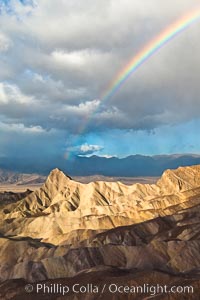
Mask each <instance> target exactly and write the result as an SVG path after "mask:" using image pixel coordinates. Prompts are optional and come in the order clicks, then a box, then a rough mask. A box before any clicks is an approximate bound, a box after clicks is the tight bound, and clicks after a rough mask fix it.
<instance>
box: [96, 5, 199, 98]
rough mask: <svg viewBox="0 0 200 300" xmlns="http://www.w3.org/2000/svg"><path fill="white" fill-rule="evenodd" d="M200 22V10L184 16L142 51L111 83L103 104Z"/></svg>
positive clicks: (105, 92) (104, 95)
mask: <svg viewBox="0 0 200 300" xmlns="http://www.w3.org/2000/svg"><path fill="white" fill-rule="evenodd" d="M198 20H200V8H199V9H195V10H193V11H192V12H190V13H188V14H186V15H184V16H182V17H181V18H180V19H178V20H177V21H176V22H175V23H173V24H171V25H170V26H169V27H168V28H166V29H165V30H164V31H163V32H161V33H160V34H159V35H158V36H157V37H155V38H154V39H153V40H152V41H151V42H150V43H148V44H147V45H146V46H145V47H144V48H143V49H142V50H140V51H139V52H138V53H137V54H136V55H135V56H134V57H133V58H132V59H131V60H130V61H129V63H128V64H127V65H126V66H125V67H124V68H123V69H122V70H121V71H120V72H119V73H118V74H117V76H116V77H115V78H114V79H113V80H112V81H111V83H110V84H109V86H108V88H107V89H106V90H105V91H104V93H103V95H102V97H101V99H102V102H104V101H106V100H108V99H109V98H111V97H112V96H113V95H114V94H116V92H117V91H118V90H119V89H120V88H121V87H122V85H123V84H124V83H125V82H126V81H127V79H128V78H129V77H130V76H131V75H132V74H133V73H135V72H136V71H137V70H138V69H139V68H140V67H141V66H142V65H143V64H144V63H145V62H146V61H147V60H149V59H150V58H151V57H152V56H153V55H154V54H155V53H156V52H157V51H159V50H160V49H161V48H162V47H164V46H165V45H166V44H167V43H168V42H170V41H171V40H172V39H173V38H175V37H176V36H177V35H179V34H180V33H181V32H183V31H184V30H185V29H187V28H188V27H189V26H190V25H192V24H193V23H195V22H196V21H198Z"/></svg>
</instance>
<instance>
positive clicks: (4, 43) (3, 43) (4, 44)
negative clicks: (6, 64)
mask: <svg viewBox="0 0 200 300" xmlns="http://www.w3.org/2000/svg"><path fill="white" fill-rule="evenodd" d="M11 45H12V43H11V40H10V39H9V38H8V37H7V36H5V35H4V34H3V33H1V32H0V52H6V51H8V49H9V48H10V47H11Z"/></svg>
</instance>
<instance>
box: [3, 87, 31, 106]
mask: <svg viewBox="0 0 200 300" xmlns="http://www.w3.org/2000/svg"><path fill="white" fill-rule="evenodd" d="M33 101H34V98H33V97H32V96H26V95H24V94H22V93H21V91H20V89H19V88H18V87H17V86H16V85H12V84H9V83H3V82H0V104H1V103H4V104H9V103H19V104H30V105H31V104H32V103H33Z"/></svg>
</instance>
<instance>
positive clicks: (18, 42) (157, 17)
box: [0, 0, 200, 154]
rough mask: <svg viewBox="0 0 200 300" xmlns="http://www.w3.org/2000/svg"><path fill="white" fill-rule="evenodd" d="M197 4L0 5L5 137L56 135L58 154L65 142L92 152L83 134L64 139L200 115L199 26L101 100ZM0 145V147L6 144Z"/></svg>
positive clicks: (0, 113)
mask: <svg viewBox="0 0 200 300" xmlns="http://www.w3.org/2000/svg"><path fill="white" fill-rule="evenodd" d="M196 7H199V1H197V0H192V1H191V0H190V1H189V0H181V1H180V0H173V1H172V0H169V1H167V2H165V3H161V2H160V0H149V1H141V0H133V1H130V0H119V1H115V0H102V1H93V0H85V1H79V0H68V1H63V0H58V1H49V0H40V1H39V0H38V1H37V0H32V1H31V0H30V1H29V0H26V1H21V2H20V1H17V0H10V1H5V2H4V1H2V2H1V4H0V124H1V129H0V130H1V132H2V133H3V132H4V133H5V132H6V133H7V135H8V136H9V131H10V136H11V135H12V133H13V131H14V130H15V131H16V130H18V132H19V139H20V137H21V141H23V140H24V134H25V133H26V135H27V134H29V138H30V140H31V139H32V136H33V135H34V134H42V135H45V134H46V139H47V140H48V141H49V143H47V144H51V142H52V144H53V143H54V142H56V143H57V139H56V141H55V140H54V142H53V140H52V138H53V137H52V135H51V134H50V132H51V133H52V132H57V136H59V137H62V142H61V141H60V142H59V145H60V144H62V150H61V151H64V150H63V149H65V148H66V143H67V145H68V147H69V148H70V147H71V148H70V149H75V148H76V147H79V150H80V151H82V150H83V149H81V147H82V146H81V145H85V146H84V147H86V145H87V147H88V150H87V151H85V152H86V154H89V153H96V151H97V150H101V146H99V147H100V148H99V149H95V147H94V146H95V145H96V144H95V143H93V142H92V141H89V142H87V141H86V140H81V141H80V145H77V143H78V141H77V139H76V138H75V139H72V142H71V144H70V141H69V137H70V136H72V135H73V136H76V135H79V134H80V133H81V134H82V135H83V134H88V135H91V134H96V135H98V133H99V132H104V131H105V132H108V131H109V132H111V131H112V130H116V129H118V130H121V131H123V130H124V131H126V130H135V131H137V130H143V131H146V132H148V131H149V130H153V129H157V128H161V127H162V126H169V125H176V124H177V126H178V125H179V124H183V123H185V122H190V121H192V120H194V119H198V118H199V117H200V116H199V114H200V101H199V92H200V89H199V78H200V60H199V53H200V40H199V35H200V26H199V23H198V24H193V25H192V26H191V27H190V28H188V29H187V30H186V31H185V32H183V33H182V34H181V35H180V36H179V37H177V38H176V39H174V40H173V41H172V42H171V43H169V44H168V45H167V46H166V47H165V48H163V49H161V50H160V51H159V52H158V53H157V54H156V55H155V56H154V57H152V59H151V60H149V61H148V62H147V63H146V64H144V65H143V67H141V68H140V69H139V70H138V71H137V73H135V74H133V76H131V78H130V79H129V80H128V81H127V82H126V84H125V85H124V86H123V87H122V88H121V90H120V91H119V92H118V93H117V94H116V95H115V96H114V97H113V98H112V99H109V100H108V101H106V102H103V103H102V95H103V94H104V92H105V90H106V89H107V87H108V86H109V84H110V82H111V81H112V79H113V78H115V77H116V75H117V74H118V72H119V71H120V70H121V68H122V67H124V66H125V65H126V64H127V62H128V61H129V60H130V59H131V58H132V57H133V56H134V55H135V54H136V53H137V52H138V51H139V50H140V49H141V48H142V47H143V46H144V45H145V44H146V43H148V42H149V41H150V40H151V39H152V38H154V37H155V36H156V35H158V34H159V33H160V32H161V31H162V30H163V29H164V28H166V27H167V26H169V25H170V24H171V23H172V22H174V21H175V20H177V19H178V18H180V17H181V16H182V15H184V14H187V13H188V12H189V11H190V10H193V9H195V8H196ZM58 132H59V134H58ZM50 136H51V137H50ZM55 136H56V135H55ZM35 143H36V144H39V143H41V140H40V139H39V140H38V142H37V141H35ZM86 143H87V144H86ZM0 146H1V148H2V149H3V148H4V147H5V142H4V144H3V141H0ZM73 147H75V148H73ZM44 148H45V145H44ZM52 148H54V147H53V146H52ZM89 148H90V149H89ZM76 151H77V148H76V150H75V152H76ZM1 152H3V150H1ZM83 152H84V150H83Z"/></svg>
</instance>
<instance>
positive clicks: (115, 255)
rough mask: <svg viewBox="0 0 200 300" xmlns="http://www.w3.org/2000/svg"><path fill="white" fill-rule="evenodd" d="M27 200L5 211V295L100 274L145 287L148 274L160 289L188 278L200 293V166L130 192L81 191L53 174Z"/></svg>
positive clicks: (117, 188) (95, 186)
mask: <svg viewBox="0 0 200 300" xmlns="http://www.w3.org/2000/svg"><path fill="white" fill-rule="evenodd" d="M24 196H25V197H23V198H22V199H21V200H19V201H15V202H12V203H9V204H5V205H3V206H1V207H0V208H1V209H0V234H1V236H0V237H1V238H0V280H1V281H2V282H3V281H5V280H7V281H6V283H5V282H4V283H3V284H2V285H1V290H2V293H3V291H4V290H5V286H6V284H9V282H10V284H11V286H15V284H16V282H18V284H19V291H20V284H22V282H24V281H23V280H25V281H28V282H32V283H36V282H39V281H45V282H51V280H52V282H56V280H58V279H60V278H68V280H69V278H72V277H74V276H80V278H79V279H80V280H83V281H84V278H85V277H84V276H88V278H91V280H93V281H94V282H96V281H98V280H99V275H98V274H101V276H103V277H104V278H107V279H106V280H107V281H109V280H111V277H112V276H114V277H116V278H118V279H116V280H118V281H119V282H122V281H123V280H124V279H123V278H122V277H123V276H125V275H126V276H128V277H127V278H128V280H129V281H130V282H131V281H133V280H136V281H138V282H145V278H146V279H147V277H148V276H147V274H148V273H149V272H150V274H151V276H149V277H148V278H151V279H152V280H153V281H154V282H155V281H156V280H155V278H156V279H157V281H158V280H161V281H163V282H164V281H167V282H168V283H170V284H171V283H172V282H174V281H176V280H177V281H178V282H181V281H182V280H183V278H184V280H185V282H191V281H192V282H193V283H194V285H195V286H199V281H198V280H199V276H200V272H199V271H200V230H199V229H200V165H197V166H192V167H180V168H178V169H176V170H173V171H172V170H167V171H165V172H164V173H163V175H162V177H161V178H160V179H159V180H158V182H157V183H156V184H152V185H149V184H144V185H143V184H134V185H131V186H126V185H124V184H122V183H120V182H103V181H97V182H92V183H88V184H81V183H79V182H75V181H73V180H72V179H71V178H70V177H68V176H66V175H65V174H64V173H63V172H62V171H60V170H59V169H55V170H53V171H52V172H51V173H50V175H49V176H48V178H47V180H46V182H45V183H44V184H43V186H42V187H41V188H40V189H38V190H37V191H35V192H32V193H29V194H28V195H24ZM13 249H14V251H13ZM113 272H114V273H113ZM79 274H86V275H79ZM91 274H92V275H91ZM113 274H114V275H113ZM117 274H118V275H117ZM120 274H122V277H121V276H120ZM124 274H125V275H124ZM136 274H138V275H137V276H136ZM153 274H154V275H153ZM81 276H82V277H81ZM74 278H76V277H74ZM81 278H82V279H81ZM62 280H64V279H62ZM70 280H72V279H70ZM73 280H75V279H73ZM73 280H72V281H73ZM20 282H21V283H20ZM20 293H22V291H21V292H20ZM22 294H23V293H22ZM22 294H21V295H22ZM0 295H1V294H0ZM2 295H3V294H2ZM2 297H3V296H2ZM70 297H71V298H69V299H79V298H73V297H74V296H73V295H71V296H70ZM88 297H89V296H88ZM10 299H12V298H10ZM16 299H17V298H16ZM20 299H22V296H21V298H20ZM27 299H28V298H27ZM30 299H32V298H30ZM49 299H50V298H49ZM53 299H60V298H59V297H58V298H53ZM80 299H81V298H80ZM85 299H96V298H85ZM105 299H106V298H105ZM110 299H112V298H110ZM113 299H114V298H113ZM117 299H123V298H117ZM127 299H129V298H127ZM130 299H137V298H130ZM138 299H141V298H138ZM144 299H147V298H144ZM151 299H152V298H151ZM156 299H157V298H156ZM162 299H172V298H164V297H163V298H162ZM174 299H179V298H174ZM180 299H184V298H180ZM187 299H193V298H189V297H188V295H187ZM194 299H195V298H194ZM196 299H197V298H196Z"/></svg>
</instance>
